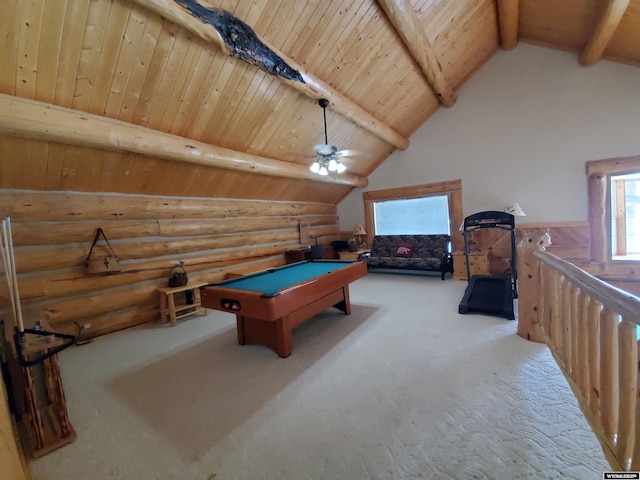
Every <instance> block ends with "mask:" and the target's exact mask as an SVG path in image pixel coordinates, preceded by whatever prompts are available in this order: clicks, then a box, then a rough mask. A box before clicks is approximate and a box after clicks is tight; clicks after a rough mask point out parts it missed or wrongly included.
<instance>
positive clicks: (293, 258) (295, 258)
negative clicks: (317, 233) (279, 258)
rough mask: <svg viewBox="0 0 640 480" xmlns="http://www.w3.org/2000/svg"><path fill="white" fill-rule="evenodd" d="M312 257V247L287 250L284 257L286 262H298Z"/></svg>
mask: <svg viewBox="0 0 640 480" xmlns="http://www.w3.org/2000/svg"><path fill="white" fill-rule="evenodd" d="M310 258H311V248H296V249H295V250H286V251H285V252H284V259H285V262H286V263H296V262H301V261H303V260H309V259H310Z"/></svg>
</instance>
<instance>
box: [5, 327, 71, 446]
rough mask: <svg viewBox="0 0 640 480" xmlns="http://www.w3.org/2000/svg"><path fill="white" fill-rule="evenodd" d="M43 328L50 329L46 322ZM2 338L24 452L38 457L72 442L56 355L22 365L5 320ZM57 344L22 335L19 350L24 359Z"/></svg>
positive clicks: (36, 356) (43, 352) (36, 355)
mask: <svg viewBox="0 0 640 480" xmlns="http://www.w3.org/2000/svg"><path fill="white" fill-rule="evenodd" d="M44 327H45V328H46V329H47V330H50V327H48V326H47V325H46V324H44ZM3 337H4V347H5V348H6V350H7V351H8V352H10V354H9V355H7V357H8V358H7V360H8V369H9V374H10V375H9V378H10V385H11V391H12V394H13V398H14V401H15V408H16V417H17V421H18V430H19V433H20V437H21V443H22V445H23V448H24V450H25V455H26V456H27V457H29V458H38V457H41V456H42V455H45V454H47V453H49V452H52V451H53V450H56V449H57V448H60V447H62V446H64V445H66V444H67V443H71V442H73V441H74V440H75V439H76V437H77V435H76V432H75V430H74V429H73V427H72V426H71V423H70V422H69V416H68V413H67V404H66V400H65V395H64V390H63V387H62V378H61V376H60V366H59V363H58V355H52V356H50V357H48V358H45V359H44V360H42V361H41V362H39V363H37V364H35V365H32V366H30V367H24V366H22V365H20V363H19V362H18V352H17V351H16V348H15V345H14V343H13V328H12V326H11V325H10V324H9V323H5V328H4V335H3ZM58 346H59V342H58V341H57V340H56V339H54V338H53V337H49V339H48V340H47V339H46V338H45V339H44V340H43V339H42V338H37V337H25V343H24V344H23V345H22V346H21V349H22V355H23V356H24V358H25V359H26V360H31V359H32V358H35V359H37V358H38V356H41V355H46V354H47V352H48V351H49V350H50V349H54V348H56V347H58Z"/></svg>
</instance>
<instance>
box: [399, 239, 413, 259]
mask: <svg viewBox="0 0 640 480" xmlns="http://www.w3.org/2000/svg"><path fill="white" fill-rule="evenodd" d="M412 254H413V245H411V244H410V243H399V244H398V245H397V246H396V257H402V258H411V255H412Z"/></svg>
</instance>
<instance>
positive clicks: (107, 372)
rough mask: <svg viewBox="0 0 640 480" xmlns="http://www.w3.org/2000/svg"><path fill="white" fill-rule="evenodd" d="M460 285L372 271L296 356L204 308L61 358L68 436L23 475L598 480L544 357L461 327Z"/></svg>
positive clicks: (559, 380)
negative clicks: (240, 332) (240, 334)
mask: <svg viewBox="0 0 640 480" xmlns="http://www.w3.org/2000/svg"><path fill="white" fill-rule="evenodd" d="M465 286H466V282H460V281H455V280H450V279H447V280H445V281H444V282H443V281H441V280H440V279H439V278H438V277H435V276H431V277H426V276H414V275H411V276H405V275H391V274H379V273H376V274H370V275H369V276H368V277H366V278H364V279H361V280H359V281H357V282H356V283H354V284H352V287H351V302H352V311H353V313H352V315H350V316H345V315H343V314H342V313H340V312H338V311H337V310H335V311H331V310H329V311H326V312H324V313H323V314H321V315H319V316H318V317H316V318H314V319H312V320H310V321H308V322H307V323H305V324H303V325H302V326H300V327H298V328H297V329H296V330H295V331H294V335H293V354H292V355H291V356H290V357H289V358H287V359H282V358H279V357H278V356H277V355H276V354H275V353H273V352H272V351H271V350H269V349H267V348H265V347H262V346H244V347H243V346H239V345H237V343H236V333H235V319H234V317H233V316H232V315H230V314H225V313H221V312H213V313H211V314H209V315H207V316H206V317H192V318H190V319H185V320H182V321H180V322H179V324H178V326H177V327H175V328H170V327H169V326H168V325H162V324H155V325H148V326H145V327H143V328H138V329H133V330H129V331H125V332H121V333H117V334H114V335H111V336H108V337H104V338H100V339H97V340H96V341H94V342H93V343H91V344H89V345H85V346H81V347H74V348H71V349H68V350H66V351H64V352H62V353H61V354H60V360H61V368H62V376H63V381H64V385H65V391H66V394H67V399H68V406H69V414H70V417H71V422H72V424H73V426H74V428H75V430H76V431H77V433H78V439H77V440H76V441H75V442H74V443H72V444H69V445H67V446H65V447H63V448H61V449H59V450H57V451H55V452H53V453H51V454H49V455H47V456H45V457H43V458H42V459H39V460H37V461H34V462H32V463H31V469H32V473H33V478H34V480H102V479H123V480H125V479H126V480H138V479H140V480H142V479H149V480H174V479H175V480H185V479H189V480H191V479H193V480H213V479H216V480H231V479H247V480H249V479H251V480H254V479H283V480H284V479H292V480H293V479H295V480H298V479H300V480H301V479H327V480H341V479H353V480H363V479H394V480H395V479H418V478H426V479H525V478H526V479H558V478H563V479H594V478H602V472H603V471H605V470H608V469H609V467H608V464H607V462H606V461H605V459H604V456H603V454H602V451H601V449H600V446H599V443H598V442H597V440H596V438H595V436H594V435H593V433H592V432H591V430H590V428H589V426H588V424H587V423H586V421H585V420H584V418H583V416H582V414H581V412H580V410H579V408H578V406H577V402H576V400H575V398H574V396H573V394H572V392H571V390H570V388H569V386H568V385H567V383H566V381H565V378H564V377H563V375H562V373H561V372H560V371H559V369H558V367H557V366H556V364H555V362H554V360H553V358H552V357H551V354H550V353H549V352H548V350H547V348H546V347H545V346H544V345H540V344H536V343H531V342H528V341H526V340H523V339H522V338H520V337H518V336H517V335H516V334H515V332H516V327H517V324H516V322H515V321H507V320H505V319H502V318H498V317H490V316H483V315H458V314H457V307H458V303H459V301H460V299H461V298H462V295H463V292H464V288H465Z"/></svg>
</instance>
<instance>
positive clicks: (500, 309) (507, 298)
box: [458, 210, 518, 320]
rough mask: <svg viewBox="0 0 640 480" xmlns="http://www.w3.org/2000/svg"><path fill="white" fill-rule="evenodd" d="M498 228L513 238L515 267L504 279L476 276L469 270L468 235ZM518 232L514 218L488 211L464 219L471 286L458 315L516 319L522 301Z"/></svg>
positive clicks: (512, 252)
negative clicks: (517, 304) (516, 302)
mask: <svg viewBox="0 0 640 480" xmlns="http://www.w3.org/2000/svg"><path fill="white" fill-rule="evenodd" d="M483 228H497V229H500V230H507V231H509V232H510V235H511V267H510V268H509V269H508V270H507V271H506V272H505V273H504V274H503V275H473V276H471V270H470V268H469V244H468V240H467V234H468V233H471V232H473V231H475V230H478V229H483ZM515 232H516V228H515V220H514V217H513V215H511V214H510V213H505V212H497V211H492V210H490V211H486V212H479V213H475V214H473V215H470V216H468V217H466V218H465V219H464V223H463V231H462V233H463V236H464V255H465V259H466V261H467V280H468V281H469V284H468V285H467V288H466V290H465V292H464V297H462V301H461V302H460V305H459V306H458V313H462V314H464V313H484V314H487V315H496V316H499V317H505V318H507V319H509V320H513V319H515V315H514V312H513V299H514V298H518V289H517V281H518V274H517V272H516V233H515Z"/></svg>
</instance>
